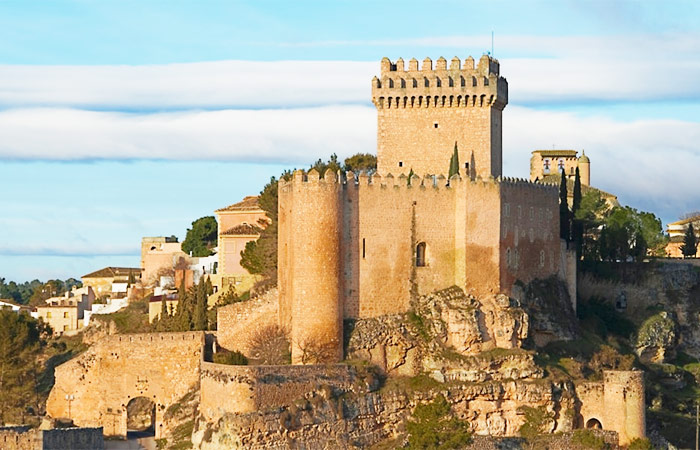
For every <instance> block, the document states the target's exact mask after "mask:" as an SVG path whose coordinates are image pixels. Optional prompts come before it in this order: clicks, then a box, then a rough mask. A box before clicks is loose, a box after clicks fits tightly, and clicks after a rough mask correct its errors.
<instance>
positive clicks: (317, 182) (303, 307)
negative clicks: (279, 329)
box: [278, 170, 343, 364]
mask: <svg viewBox="0 0 700 450" xmlns="http://www.w3.org/2000/svg"><path fill="white" fill-rule="evenodd" d="M341 192H342V183H339V182H338V180H337V175H336V174H335V173H333V172H332V171H330V170H329V171H327V172H326V174H325V176H324V178H322V179H319V173H318V172H317V171H316V170H311V171H309V173H308V174H307V175H306V176H304V173H303V172H302V171H296V172H295V173H294V176H293V178H292V180H291V181H290V182H286V183H283V182H280V190H279V212H280V217H279V242H280V243H283V246H284V247H283V248H280V254H279V258H280V264H279V267H280V268H281V270H280V271H279V274H278V276H279V280H278V285H279V287H280V323H281V324H282V325H283V326H285V327H286V328H288V330H289V332H290V338H291V342H292V364H316V363H328V362H336V361H339V360H340V359H342V311H343V307H342V301H341V296H340V290H341V288H342V286H341V276H340V257H341V255H340V242H339V239H340V232H339V231H340V227H341V220H342V218H341V199H340V194H341ZM292 224H293V225H292ZM290 225H292V226H290Z"/></svg>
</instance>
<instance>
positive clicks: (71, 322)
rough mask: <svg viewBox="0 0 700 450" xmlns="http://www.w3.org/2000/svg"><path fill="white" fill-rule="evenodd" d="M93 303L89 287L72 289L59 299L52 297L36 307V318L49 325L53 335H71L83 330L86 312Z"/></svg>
mask: <svg viewBox="0 0 700 450" xmlns="http://www.w3.org/2000/svg"><path fill="white" fill-rule="evenodd" d="M94 301H95V293H94V291H93V289H92V287H91V286H83V287H82V288H73V290H72V291H70V292H66V293H65V295H62V296H60V297H52V298H49V299H47V300H46V303H45V304H44V305H41V306H37V307H36V311H37V316H38V317H39V318H41V319H42V320H43V321H44V322H45V323H47V324H49V325H50V326H51V328H52V329H53V332H54V334H56V335H61V334H72V333H75V332H77V331H78V330H80V329H81V328H83V326H84V322H83V319H84V318H85V313H86V311H90V310H91V308H92V303H93V302H94Z"/></svg>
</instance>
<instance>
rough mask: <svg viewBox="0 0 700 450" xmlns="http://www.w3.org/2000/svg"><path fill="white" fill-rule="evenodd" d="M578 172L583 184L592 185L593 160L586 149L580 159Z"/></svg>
mask: <svg viewBox="0 0 700 450" xmlns="http://www.w3.org/2000/svg"><path fill="white" fill-rule="evenodd" d="M578 173H579V176H580V177H581V184H582V185H584V186H590V185H591V160H590V159H588V156H586V151H585V150H584V151H583V152H582V154H581V157H580V158H579V159H578Z"/></svg>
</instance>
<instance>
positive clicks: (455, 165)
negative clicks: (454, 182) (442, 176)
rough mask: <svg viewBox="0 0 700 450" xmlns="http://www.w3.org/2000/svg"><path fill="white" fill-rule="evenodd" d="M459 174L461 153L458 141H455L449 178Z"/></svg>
mask: <svg viewBox="0 0 700 450" xmlns="http://www.w3.org/2000/svg"><path fill="white" fill-rule="evenodd" d="M456 173H457V174H458V173H459V153H458V152H457V141H455V149H454V152H453V153H452V157H451V158H450V171H449V175H448V176H447V178H451V177H452V175H454V174H456Z"/></svg>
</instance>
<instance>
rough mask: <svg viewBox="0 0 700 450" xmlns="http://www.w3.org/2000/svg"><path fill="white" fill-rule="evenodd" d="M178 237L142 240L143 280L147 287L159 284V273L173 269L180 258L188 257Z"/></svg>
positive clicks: (145, 238)
mask: <svg viewBox="0 0 700 450" xmlns="http://www.w3.org/2000/svg"><path fill="white" fill-rule="evenodd" d="M181 247H182V244H181V243H180V242H178V241H177V238H176V237H163V236H156V237H144V238H142V239H141V280H142V282H143V284H144V285H145V286H152V285H154V284H158V281H159V272H161V271H162V270H163V269H172V268H173V266H174V265H175V263H176V262H177V260H178V258H181V257H184V256H187V255H186V254H185V253H184V252H183V251H182V248H181Z"/></svg>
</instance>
